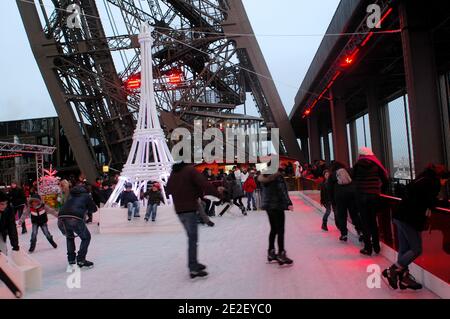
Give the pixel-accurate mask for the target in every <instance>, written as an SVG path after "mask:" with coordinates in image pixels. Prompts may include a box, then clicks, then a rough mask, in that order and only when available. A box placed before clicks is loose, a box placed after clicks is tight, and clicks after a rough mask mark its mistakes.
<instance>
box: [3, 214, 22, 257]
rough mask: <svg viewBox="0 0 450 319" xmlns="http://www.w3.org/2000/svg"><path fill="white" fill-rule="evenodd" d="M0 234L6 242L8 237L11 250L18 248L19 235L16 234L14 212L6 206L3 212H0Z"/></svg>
mask: <svg viewBox="0 0 450 319" xmlns="http://www.w3.org/2000/svg"><path fill="white" fill-rule="evenodd" d="M0 236H2V238H3V241H5V242H6V237H9V241H10V242H11V246H12V248H13V250H19V236H18V235H17V228H16V220H15V216H14V212H13V210H12V208H11V207H10V206H8V207H7V208H6V209H5V210H4V211H3V212H0Z"/></svg>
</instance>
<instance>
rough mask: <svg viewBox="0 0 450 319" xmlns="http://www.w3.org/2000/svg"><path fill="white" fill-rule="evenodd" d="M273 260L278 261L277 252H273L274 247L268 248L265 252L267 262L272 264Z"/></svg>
mask: <svg viewBox="0 0 450 319" xmlns="http://www.w3.org/2000/svg"><path fill="white" fill-rule="evenodd" d="M273 262H278V260H277V254H276V253H275V249H270V250H269V251H268V253H267V263H268V264H272V263H273Z"/></svg>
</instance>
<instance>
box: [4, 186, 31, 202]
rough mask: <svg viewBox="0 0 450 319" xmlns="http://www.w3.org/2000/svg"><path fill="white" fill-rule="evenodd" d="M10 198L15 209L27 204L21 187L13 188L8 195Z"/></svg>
mask: <svg viewBox="0 0 450 319" xmlns="http://www.w3.org/2000/svg"><path fill="white" fill-rule="evenodd" d="M8 196H9V201H10V203H11V205H13V206H14V207H17V206H20V205H25V204H26V202H27V199H26V197H25V193H24V191H23V189H21V188H19V187H16V188H11V190H10V191H9V193H8Z"/></svg>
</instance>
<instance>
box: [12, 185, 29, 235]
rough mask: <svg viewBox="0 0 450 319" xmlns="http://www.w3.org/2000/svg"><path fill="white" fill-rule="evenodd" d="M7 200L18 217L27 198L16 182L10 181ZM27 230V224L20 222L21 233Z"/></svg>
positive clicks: (20, 215)
mask: <svg viewBox="0 0 450 319" xmlns="http://www.w3.org/2000/svg"><path fill="white" fill-rule="evenodd" d="M9 201H10V204H11V205H12V207H13V211H14V215H17V216H18V218H19V219H20V218H21V217H22V214H23V210H24V209H25V205H26V203H27V199H26V197H25V193H24V192H23V190H22V188H20V187H18V185H17V183H16V182H12V183H11V189H10V190H9ZM26 232H27V225H26V224H22V234H25V233H26Z"/></svg>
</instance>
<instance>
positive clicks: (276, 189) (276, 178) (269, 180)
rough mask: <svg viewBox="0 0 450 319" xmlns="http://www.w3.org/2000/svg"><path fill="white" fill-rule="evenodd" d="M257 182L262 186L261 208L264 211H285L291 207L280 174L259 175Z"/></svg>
mask: <svg viewBox="0 0 450 319" xmlns="http://www.w3.org/2000/svg"><path fill="white" fill-rule="evenodd" d="M258 180H259V181H260V182H261V184H262V186H263V196H262V198H263V203H262V208H263V209H264V210H267V211H269V210H287V209H288V208H289V206H292V202H291V199H290V198H289V193H288V189H287V186H286V183H285V181H284V178H283V176H282V175H281V174H279V173H276V174H273V175H269V176H264V175H260V176H259V177H258Z"/></svg>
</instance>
